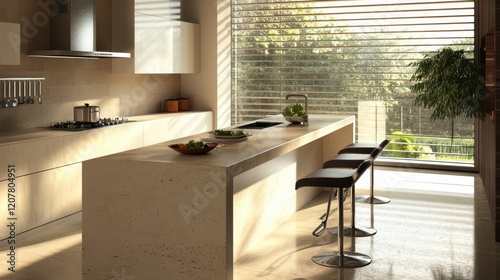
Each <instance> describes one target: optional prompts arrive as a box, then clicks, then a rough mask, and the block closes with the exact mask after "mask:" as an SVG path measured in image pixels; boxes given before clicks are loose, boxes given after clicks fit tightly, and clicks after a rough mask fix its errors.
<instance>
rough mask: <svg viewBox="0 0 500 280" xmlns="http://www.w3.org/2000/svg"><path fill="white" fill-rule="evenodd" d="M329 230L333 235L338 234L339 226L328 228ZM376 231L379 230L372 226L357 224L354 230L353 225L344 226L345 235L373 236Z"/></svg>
mask: <svg viewBox="0 0 500 280" xmlns="http://www.w3.org/2000/svg"><path fill="white" fill-rule="evenodd" d="M328 232H329V233H331V234H333V235H338V234H339V227H332V228H330V229H329V230H328ZM375 233H377V230H376V229H374V228H372V227H364V226H356V227H355V228H354V230H352V227H347V226H344V236H351V237H366V236H372V235H374V234H375Z"/></svg>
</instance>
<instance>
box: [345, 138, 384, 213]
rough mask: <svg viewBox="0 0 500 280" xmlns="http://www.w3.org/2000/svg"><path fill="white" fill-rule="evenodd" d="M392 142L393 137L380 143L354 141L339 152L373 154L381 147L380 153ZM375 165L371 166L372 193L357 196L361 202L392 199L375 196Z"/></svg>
mask: <svg viewBox="0 0 500 280" xmlns="http://www.w3.org/2000/svg"><path fill="white" fill-rule="evenodd" d="M389 142H391V139H389V138H387V139H385V140H384V141H382V142H381V143H380V144H379V145H377V144H368V143H353V144H350V145H347V146H346V147H345V148H343V149H342V150H340V151H339V154H345V153H349V154H371V153H372V152H373V151H374V150H375V149H377V148H381V150H380V153H382V151H383V150H384V149H385V147H386V146H387V145H388V144H389ZM374 165H375V164H372V166H371V171H370V195H364V196H359V197H356V202H359V203H369V204H385V203H389V202H390V201H391V200H390V199H389V198H387V197H383V196H375V195H374V190H373V189H374V187H373V184H374V183H373V182H374V179H373V177H374V173H375V170H374Z"/></svg>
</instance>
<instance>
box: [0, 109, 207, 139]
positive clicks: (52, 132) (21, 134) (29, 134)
mask: <svg viewBox="0 0 500 280" xmlns="http://www.w3.org/2000/svg"><path fill="white" fill-rule="evenodd" d="M193 113H194V114H196V113H200V112H192V111H186V112H178V113H158V114H149V115H140V116H131V117H127V119H128V120H129V122H127V123H123V124H119V125H112V126H105V127H100V128H95V129H86V130H77V131H68V130H57V129H49V124H47V127H35V128H26V129H16V130H8V131H0V146H1V145H11V144H16V143H20V142H28V141H37V140H44V139H47V138H57V137H65V136H71V135H77V134H85V133H88V132H91V131H96V130H99V131H101V130H106V129H111V128H116V127H126V126H133V125H137V124H138V123H142V122H148V121H155V120H162V119H167V118H172V117H180V116H186V115H192V114H193Z"/></svg>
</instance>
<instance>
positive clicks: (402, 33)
mask: <svg viewBox="0 0 500 280" xmlns="http://www.w3.org/2000/svg"><path fill="white" fill-rule="evenodd" d="M232 30H233V31H232V34H233V35H232V39H233V58H232V71H233V72H232V73H233V79H232V80H233V84H232V122H233V123H241V122H245V121H249V120H253V119H257V118H262V117H264V116H266V115H270V114H279V113H280V111H281V110H282V109H283V108H284V107H285V106H287V105H289V103H290V102H292V103H293V102H301V100H285V95H287V94H307V95H308V97H309V98H308V103H309V108H308V110H309V113H316V114H319V113H328V114H349V115H356V119H357V124H356V127H357V128H358V129H357V139H358V141H373V142H375V141H377V142H378V141H380V140H381V139H382V138H385V137H387V136H390V137H391V138H393V143H395V144H392V145H391V146H390V147H388V149H387V151H386V152H385V154H384V155H385V156H388V157H396V158H399V157H403V158H415V159H425V160H441V161H466V162H472V160H473V151H474V123H473V121H472V120H468V119H456V120H455V123H454V135H453V137H452V135H451V132H452V123H451V120H445V121H434V122H431V121H430V120H429V115H430V113H431V112H429V111H426V110H423V109H420V108H418V107H415V106H414V105H413V100H414V98H415V95H414V94H412V93H411V92H410V90H409V85H410V81H409V80H410V77H411V75H412V73H413V72H414V69H412V68H411V67H409V66H408V65H409V63H411V62H414V61H418V60H419V59H421V58H423V56H424V55H425V54H427V53H428V52H431V51H434V50H437V49H440V48H442V47H444V46H453V48H459V49H465V50H466V51H467V53H469V54H470V55H471V56H472V55H473V45H474V1H452V0H450V1H446V0H443V1H428V0H421V1H417V0H398V1H385V0H384V1H381V0H366V1H307V0H303V1H299V0H232ZM452 138H453V140H452Z"/></svg>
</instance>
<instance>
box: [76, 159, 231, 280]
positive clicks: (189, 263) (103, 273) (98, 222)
mask: <svg viewBox="0 0 500 280" xmlns="http://www.w3.org/2000/svg"><path fill="white" fill-rule="evenodd" d="M195 162H196V156H193V165H181V164H168V163H160V162H139V161H119V160H107V159H106V158H103V159H95V160H90V161H87V162H84V164H83V201H82V204H83V211H82V215H83V217H82V233H83V234H82V235H83V237H82V248H83V261H82V268H83V279H84V280H94V279H111V278H113V277H115V274H116V273H118V274H119V275H121V273H122V272H123V271H125V272H126V275H130V276H135V277H136V278H137V279H139V278H140V279H226V277H227V266H226V260H227V256H226V253H227V245H226V231H227V230H226V215H227V211H226V190H227V181H226V170H225V169H224V168H216V167H202V166H196V165H194V164H195Z"/></svg>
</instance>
